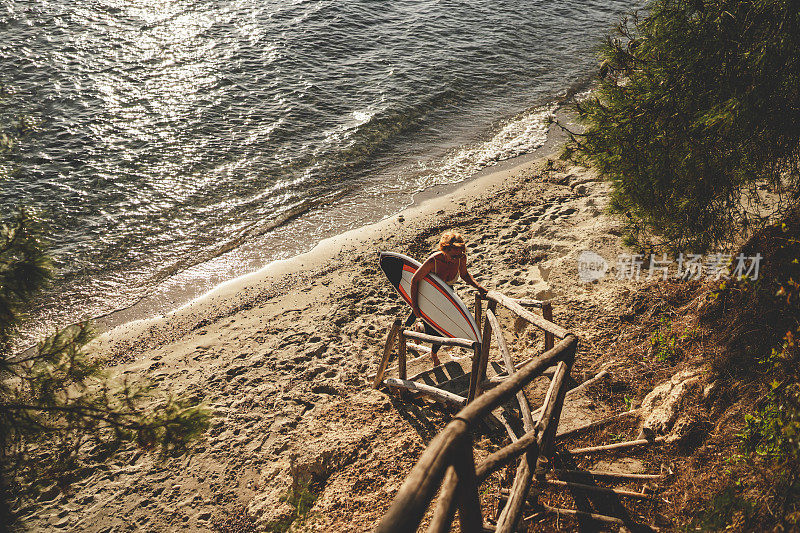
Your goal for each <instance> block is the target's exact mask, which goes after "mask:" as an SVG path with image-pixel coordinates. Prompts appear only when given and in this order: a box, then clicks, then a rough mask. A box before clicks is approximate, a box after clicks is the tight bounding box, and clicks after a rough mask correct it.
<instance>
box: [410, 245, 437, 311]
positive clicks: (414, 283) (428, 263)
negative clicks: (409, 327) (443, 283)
mask: <svg viewBox="0 0 800 533" xmlns="http://www.w3.org/2000/svg"><path fill="white" fill-rule="evenodd" d="M433 261H434V256H430V257H429V258H428V259H426V260H425V262H424V263H422V266H420V267H419V268H418V269H417V271H416V272H414V276H413V277H412V278H411V310H412V311H414V314H415V315H417V317H419V318H422V316H421V315H420V311H419V305H417V295H418V293H419V282H420V281H422V280H423V279H424V278H425V276H427V275H428V274H430V273H431V270H433Z"/></svg>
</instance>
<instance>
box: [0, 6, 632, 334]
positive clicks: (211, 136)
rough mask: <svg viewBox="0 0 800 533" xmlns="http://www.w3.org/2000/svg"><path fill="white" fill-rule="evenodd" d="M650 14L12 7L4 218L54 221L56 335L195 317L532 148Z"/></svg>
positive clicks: (48, 301)
mask: <svg viewBox="0 0 800 533" xmlns="http://www.w3.org/2000/svg"><path fill="white" fill-rule="evenodd" d="M641 4H642V2H640V3H638V4H637V3H636V2H632V1H613V0H602V1H599V0H597V1H580V2H576V1H560V0H548V1H542V0H513V1H498V0H470V1H462V2H457V1H433V0H406V1H404V0H394V1H388V0H319V1H311V0H258V1H256V0H203V1H201V0H165V1H159V2H153V1H151V0H87V1H82V2H67V1H64V0H58V1H56V0H35V1H34V0H26V1H14V0H5V1H3V2H2V3H1V4H0V35H2V39H0V86H1V87H2V91H3V94H2V98H1V99H0V102H2V103H1V104H0V119H2V123H3V127H4V128H5V129H6V130H11V131H12V132H14V133H16V134H18V137H19V138H18V141H17V143H16V145H15V148H14V150H13V151H12V153H11V154H10V156H9V157H8V158H6V159H7V160H6V162H5V171H6V174H7V177H6V178H5V180H4V181H2V182H0V208H2V212H3V214H4V216H8V215H9V214H10V213H12V212H13V211H14V210H15V209H17V208H18V207H19V206H27V207H28V208H33V209H35V210H36V212H37V213H38V214H39V216H40V217H42V219H43V220H45V221H46V223H47V235H48V246H49V250H50V253H51V255H52V256H53V257H54V259H55V262H56V265H57V268H58V278H57V280H56V283H55V284H54V285H53V287H52V288H51V289H50V290H49V292H48V293H47V295H46V297H45V298H44V299H43V300H42V302H41V303H40V306H39V310H38V311H37V324H38V325H39V330H40V331H41V330H42V328H50V327H53V326H55V325H61V324H67V323H70V322H73V321H75V320H78V319H81V318H86V317H94V316H98V315H103V314H106V313H109V312H111V311H114V310H117V309H123V308H126V307H129V306H131V305H132V304H134V303H135V302H137V301H139V300H141V299H142V298H144V297H147V296H148V295H151V296H152V295H153V294H159V295H161V296H160V297H159V301H160V302H162V304H163V306H164V307H165V308H167V307H169V306H176V305H179V304H180V303H183V302H182V301H181V299H182V298H187V297H189V296H192V295H196V293H198V292H202V291H204V290H207V289H208V288H210V287H211V286H213V284H215V283H219V282H221V281H224V280H225V279H230V278H232V277H235V276H238V275H241V274H244V273H246V272H248V271H252V270H254V269H257V268H259V267H260V266H263V265H265V264H267V263H269V262H270V261H272V260H275V259H279V258H285V257H289V256H291V255H294V254H297V253H299V252H300V251H303V250H306V249H308V248H310V247H311V246H312V245H313V244H314V243H315V242H318V241H319V240H320V239H322V238H324V237H326V236H330V235H333V234H336V233H340V232H342V231H344V230H346V229H349V228H353V227H357V226H360V225H363V224H365V223H369V222H374V221H376V220H379V219H380V218H381V217H383V216H387V215H389V214H391V213H394V212H397V211H398V210H400V209H401V208H402V207H404V206H406V205H408V203H409V201H410V199H411V197H412V194H413V193H415V192H418V191H421V190H424V189H426V188H429V187H432V186H434V185H441V184H447V183H454V182H458V181H460V180H463V179H465V178H466V177H468V176H470V175H471V174H473V173H474V172H475V171H477V170H480V169H482V168H485V167H487V166H489V165H492V164H494V163H496V162H497V161H502V160H505V159H508V158H510V157H513V156H516V155H520V154H524V153H528V152H530V151H531V150H534V149H535V148H536V147H538V146H540V145H541V144H542V143H543V141H544V139H545V133H546V130H547V119H548V117H549V115H550V114H551V113H552V112H553V110H554V108H555V103H554V102H556V101H557V100H558V99H559V98H561V97H563V96H564V94H565V93H566V91H568V90H569V89H570V88H574V87H578V86H581V85H586V83H587V81H588V80H589V79H590V77H591V75H592V73H593V72H594V71H595V70H596V66H597V61H598V59H597V55H596V51H597V48H598V46H599V44H600V42H601V40H602V39H603V37H604V36H605V35H607V34H608V33H609V32H610V31H611V29H612V27H613V25H614V24H615V23H616V22H617V21H618V20H619V19H620V17H621V16H622V15H624V14H625V13H628V12H630V11H632V10H633V9H635V8H637V7H641ZM175 280H180V281H179V282H176V281H175ZM165 287H167V289H165ZM170 287H172V288H170ZM193 291H194V294H193Z"/></svg>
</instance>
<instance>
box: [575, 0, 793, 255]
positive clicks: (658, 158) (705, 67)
mask: <svg viewBox="0 0 800 533" xmlns="http://www.w3.org/2000/svg"><path fill="white" fill-rule="evenodd" d="M601 58H602V66H601V68H600V76H601V79H600V82H599V86H598V88H597V90H596V91H595V92H594V93H593V95H592V96H591V97H590V98H588V99H586V100H584V101H582V102H580V103H578V104H577V109H578V114H579V117H580V119H581V121H582V122H583V124H584V125H585V131H584V133H582V134H578V133H573V134H572V141H571V142H570V143H569V144H568V147H567V150H566V154H565V155H566V156H567V157H572V158H573V159H576V160H578V161H581V162H584V163H588V164H590V165H592V166H593V167H594V168H596V169H598V171H599V172H600V174H601V175H603V176H604V177H606V178H607V179H609V180H610V182H611V184H612V190H613V192H612V201H611V205H610V208H611V210H612V211H613V212H617V213H624V214H627V215H628V217H629V218H628V220H629V228H628V230H629V239H628V242H629V244H633V243H635V242H639V243H640V244H641V243H642V242H643V240H644V239H645V237H646V238H650V239H652V238H655V241H651V242H655V243H657V244H660V245H664V246H666V247H667V248H672V249H682V250H694V251H700V252H702V251H706V250H708V249H709V248H712V247H714V246H715V245H718V244H720V243H722V242H725V241H727V240H729V239H731V238H732V237H734V236H735V235H737V234H740V233H741V232H743V231H747V230H749V229H753V226H754V225H756V226H758V225H759V224H761V223H763V222H764V220H762V218H761V216H760V215H759V214H758V213H757V212H759V211H760V212H761V213H764V210H763V209H761V208H760V207H761V206H759V202H760V200H761V198H762V197H763V194H760V193H759V186H760V187H762V188H769V190H771V191H773V192H775V193H777V194H778V195H779V197H780V198H779V200H780V201H779V202H778V204H777V206H776V208H775V209H774V214H775V215H776V216H780V214H781V213H782V212H785V211H786V210H787V209H789V208H791V207H792V206H793V205H797V203H798V200H800V2H799V1H797V0H750V1H744V2H740V1H733V0H656V1H655V2H654V3H653V4H652V5H651V6H650V11H649V14H647V16H644V17H641V16H639V15H634V16H632V17H629V18H626V19H624V20H623V21H622V22H621V23H620V24H619V26H618V27H617V29H616V31H615V33H614V34H613V35H612V36H610V37H609V38H608V39H607V41H606V42H605V44H604V45H603V47H602V51H601ZM762 192H763V191H762Z"/></svg>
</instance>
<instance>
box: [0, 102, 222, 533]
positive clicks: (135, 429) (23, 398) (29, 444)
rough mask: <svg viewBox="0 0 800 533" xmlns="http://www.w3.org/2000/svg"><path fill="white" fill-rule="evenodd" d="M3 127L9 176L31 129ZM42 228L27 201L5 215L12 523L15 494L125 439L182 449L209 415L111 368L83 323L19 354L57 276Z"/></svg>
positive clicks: (0, 161) (0, 266)
mask: <svg viewBox="0 0 800 533" xmlns="http://www.w3.org/2000/svg"><path fill="white" fill-rule="evenodd" d="M0 93H2V88H0ZM0 97H2V94H0ZM0 126H2V124H0ZM5 126H6V127H5V129H2V128H0V179H3V178H7V177H8V175H10V174H11V172H9V168H10V167H11V165H10V164H9V162H10V161H11V160H13V152H14V150H16V149H17V146H18V143H17V142H16V141H18V139H19V138H20V136H21V134H22V133H25V132H21V129H20V128H19V125H18V124H17V123H12V124H8V123H6V124H5ZM43 234H44V231H43V226H42V222H41V221H40V220H39V219H37V218H36V217H35V216H34V215H33V214H32V213H30V212H28V211H26V210H24V209H22V210H20V211H19V212H17V213H16V214H14V215H9V214H8V213H0V524H7V523H9V522H8V521H9V520H11V517H10V515H9V514H8V506H9V504H10V505H11V506H14V505H15V504H18V503H19V502H20V500H19V499H18V498H20V497H22V496H23V495H25V494H31V492H33V493H35V492H36V491H37V490H38V489H39V488H42V487H47V486H52V484H53V483H54V482H56V483H60V484H63V483H64V482H65V479H68V478H69V472H70V470H74V469H75V468H77V467H79V466H91V465H92V463H97V462H103V461H106V460H107V459H109V458H110V457H111V456H112V454H113V453H114V452H115V451H117V450H119V449H121V447H122V446H123V445H124V444H125V443H130V444H133V445H136V446H138V447H141V448H144V449H147V450H153V451H155V452H158V453H159V455H160V456H161V457H165V456H167V455H171V454H175V453H182V452H184V451H186V450H187V445H188V444H189V443H190V442H191V441H192V440H194V439H196V438H197V437H198V436H200V435H201V434H202V433H203V432H205V430H206V429H207V428H208V425H209V419H210V416H211V415H210V412H209V410H208V409H207V408H206V407H205V406H203V405H202V404H201V402H200V400H199V399H197V398H193V397H178V396H174V395H171V394H169V393H166V392H164V391H158V390H156V389H154V388H152V387H151V386H149V385H148V384H146V383H129V382H128V381H127V380H124V379H122V380H120V379H114V378H112V377H111V376H109V375H107V373H106V372H105V370H104V364H103V362H102V361H100V360H98V359H97V358H95V357H92V356H90V355H89V354H88V353H87V351H86V349H85V346H86V344H87V343H88V342H89V341H90V340H91V338H92V331H91V328H90V326H89V325H88V324H87V323H81V324H77V325H75V326H72V327H68V328H65V329H62V330H59V331H56V332H54V333H53V334H52V335H49V336H47V337H46V338H45V339H43V340H42V341H40V342H39V343H38V345H37V346H35V347H33V348H31V349H29V350H27V351H25V352H23V353H15V351H16V347H17V342H16V339H17V334H18V332H19V328H20V327H21V326H22V325H23V324H24V323H25V321H26V320H28V319H29V318H30V317H29V316H28V315H27V313H26V311H27V310H28V309H30V308H31V305H32V300H33V299H34V298H35V297H36V295H37V294H38V293H39V291H41V290H42V289H43V288H44V287H45V286H46V285H47V284H48V282H49V281H50V280H51V279H52V277H53V275H54V272H53V265H52V262H51V260H50V259H49V257H48V256H47V254H46V253H45V243H44V242H43V239H42V235H43ZM0 529H2V527H0Z"/></svg>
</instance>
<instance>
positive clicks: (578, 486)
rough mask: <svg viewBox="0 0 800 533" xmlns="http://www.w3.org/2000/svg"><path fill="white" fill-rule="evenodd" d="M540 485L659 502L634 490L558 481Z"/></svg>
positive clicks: (549, 480) (551, 480) (552, 480)
mask: <svg viewBox="0 0 800 533" xmlns="http://www.w3.org/2000/svg"><path fill="white" fill-rule="evenodd" d="M539 484H544V485H549V486H551V487H560V488H565V489H570V490H582V491H586V492H596V493H599V494H608V495H613V496H625V497H626V498H635V499H637V500H657V499H658V498H655V497H653V496H652V495H650V494H643V493H641V492H634V491H632V490H623V489H608V488H606V487H598V486H596V485H586V484H585V483H574V482H572V481H561V480H558V479H545V480H543V481H539Z"/></svg>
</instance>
